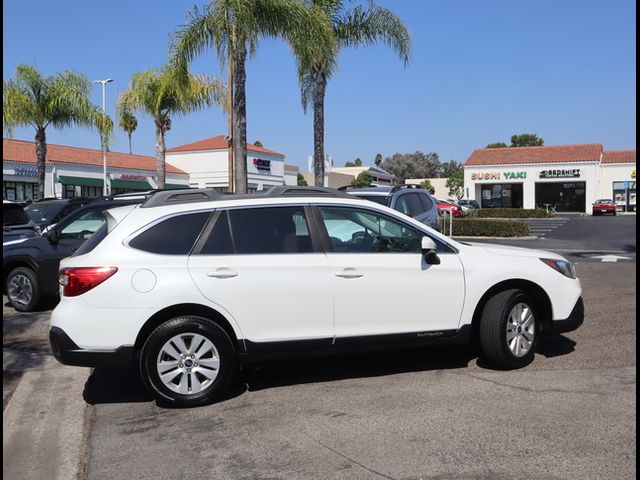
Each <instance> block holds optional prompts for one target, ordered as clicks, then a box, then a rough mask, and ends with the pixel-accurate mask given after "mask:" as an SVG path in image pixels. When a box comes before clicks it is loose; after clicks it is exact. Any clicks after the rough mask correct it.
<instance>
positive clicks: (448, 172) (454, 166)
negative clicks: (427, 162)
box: [438, 160, 462, 178]
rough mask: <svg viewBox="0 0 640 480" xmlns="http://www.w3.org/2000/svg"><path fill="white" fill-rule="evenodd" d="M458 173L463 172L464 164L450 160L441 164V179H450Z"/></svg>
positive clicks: (439, 173)
mask: <svg viewBox="0 0 640 480" xmlns="http://www.w3.org/2000/svg"><path fill="white" fill-rule="evenodd" d="M458 172H462V164H461V163H459V162H456V161H455V160H449V161H448V162H447V163H441V164H440V171H439V172H438V177H439V178H449V177H451V176H452V175H455V174H456V173H458Z"/></svg>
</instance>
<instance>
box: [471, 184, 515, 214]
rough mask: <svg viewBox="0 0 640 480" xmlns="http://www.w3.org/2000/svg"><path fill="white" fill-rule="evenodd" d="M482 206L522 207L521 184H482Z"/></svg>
mask: <svg viewBox="0 0 640 480" xmlns="http://www.w3.org/2000/svg"><path fill="white" fill-rule="evenodd" d="M481 188H482V202H481V205H482V208H522V184H521V183H499V184H489V185H482V187H481Z"/></svg>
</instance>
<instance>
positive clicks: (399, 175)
mask: <svg viewBox="0 0 640 480" xmlns="http://www.w3.org/2000/svg"><path fill="white" fill-rule="evenodd" d="M381 167H382V169H383V170H385V171H387V172H389V173H391V174H392V175H393V176H394V177H395V182H396V184H398V185H402V184H403V183H404V182H405V180H406V179H407V178H433V177H437V176H438V174H439V172H440V167H441V165H440V160H439V157H438V154H437V153H433V152H431V153H423V152H420V151H418V152H415V153H396V154H394V155H393V156H391V157H387V158H385V159H384V160H383V162H382V164H381Z"/></svg>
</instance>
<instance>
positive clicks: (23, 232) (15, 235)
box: [2, 226, 38, 247]
mask: <svg viewBox="0 0 640 480" xmlns="http://www.w3.org/2000/svg"><path fill="white" fill-rule="evenodd" d="M37 236H38V232H36V231H35V228H34V227H33V226H25V227H4V228H3V232H2V245H3V247H4V246H5V245H7V244H9V245H11V244H13V243H19V242H22V241H24V240H27V239H29V238H33V237H37Z"/></svg>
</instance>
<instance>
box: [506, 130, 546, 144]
mask: <svg viewBox="0 0 640 480" xmlns="http://www.w3.org/2000/svg"><path fill="white" fill-rule="evenodd" d="M543 145H544V140H543V139H542V138H540V137H538V135H536V134H535V133H522V134H520V135H512V136H511V146H512V147H541V146H543Z"/></svg>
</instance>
